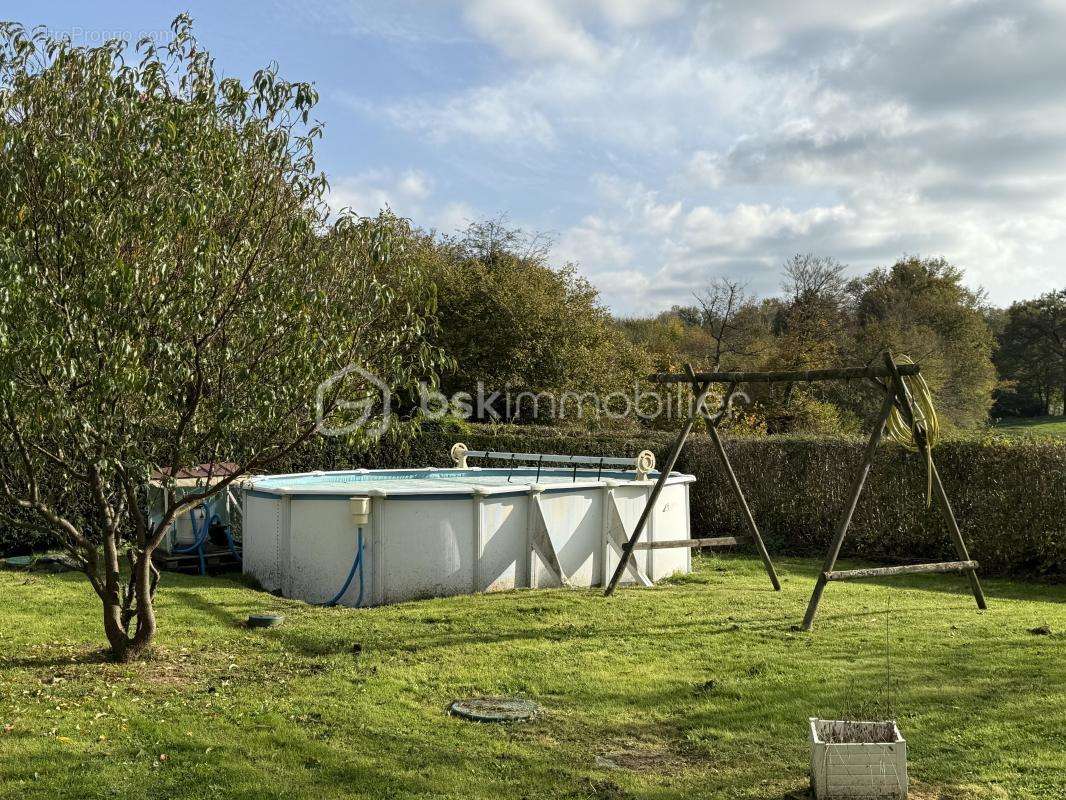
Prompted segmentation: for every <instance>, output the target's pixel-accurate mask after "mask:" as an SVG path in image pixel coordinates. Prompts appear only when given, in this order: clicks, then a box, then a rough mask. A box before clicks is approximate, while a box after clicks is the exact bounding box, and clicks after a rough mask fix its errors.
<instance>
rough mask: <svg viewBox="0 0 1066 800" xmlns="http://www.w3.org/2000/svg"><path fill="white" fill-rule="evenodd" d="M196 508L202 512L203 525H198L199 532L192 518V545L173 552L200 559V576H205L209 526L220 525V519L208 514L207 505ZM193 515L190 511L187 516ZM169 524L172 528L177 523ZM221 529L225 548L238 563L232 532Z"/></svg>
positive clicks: (216, 515)
mask: <svg viewBox="0 0 1066 800" xmlns="http://www.w3.org/2000/svg"><path fill="white" fill-rule="evenodd" d="M197 508H199V509H200V510H201V511H203V514H204V520H203V523H202V524H201V525H200V529H199V530H197V529H196V522H195V518H193V523H192V527H193V542H192V544H190V545H187V546H185V547H175V548H174V552H175V553H192V552H195V553H196V555H197V556H199V558H200V574H201V575H206V574H207V552H206V550H207V548H206V545H207V540H208V538H209V536H210V533H211V526H213V525H215V524H216V523H217V524H218V525H222V518H221V517H219V515H218V514H208V511H209V508H208V505H207V503H202V504H201V505H199V506H197ZM193 514H194V511H193V510H191V509H190V511H189V516H190V517H192V516H193ZM171 524H172V525H174V526H177V522H176V521H175V522H173V523H171ZM222 529H223V531H225V534H226V546H227V547H229V551H230V553H231V554H232V555H233V557H234V558H236V559H237V560H238V561H239V560H240V559H241V553H240V551H239V550H237V545H236V543H235V542H234V541H233V531H232V530H231V529H230V526H229V525H224V526H222Z"/></svg>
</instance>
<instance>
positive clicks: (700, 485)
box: [681, 437, 1066, 578]
mask: <svg viewBox="0 0 1066 800" xmlns="http://www.w3.org/2000/svg"><path fill="white" fill-rule="evenodd" d="M862 448H863V443H862V442H860V441H847V440H840V439H810V438H806V439H801V438H785V437H774V438H768V439H737V440H732V441H727V442H726V450H727V451H728V453H729V458H730V461H731V462H732V464H733V468H734V470H735V471H736V473H737V477H738V479H739V480H740V482H741V485H742V486H743V487H744V492H745V495H746V496H747V498H748V503H749V504H750V505H751V508H752V512H753V513H754V515H755V518H756V520H757V521H758V523H759V527H760V529H761V531H762V532H763V536H764V537H765V538H766V540H767V545H768V547H769V548H770V550H771V552H774V553H788V554H796V555H812V554H817V555H823V554H824V553H825V551H826V550H827V548H828V545H829V541H830V539H831V538H832V535H833V531H834V529H835V527H836V525H837V522H838V520H839V517H840V514H841V511H842V509H843V507H844V503H845V499H846V496H847V494H848V492H849V491H850V488H851V484H852V481H853V480H854V476H855V472H856V470H857V469H858V466H859V463H860V461H861V459H862ZM934 458H935V459H936V464H937V470H938V471H939V473H940V477H941V480H943V482H944V488H945V490H946V491H947V494H948V497H949V499H950V500H951V503H952V506H953V508H954V510H955V516H956V518H957V520H958V522H959V526H960V528H961V529H962V533H963V538H965V540H966V543H967V545H968V547H969V550H970V555H971V557H973V558H975V559H977V560H978V561H979V562H980V563H981V573H982V574H985V575H1045V576H1053V577H1060V578H1061V577H1063V576H1064V575H1066V444H1063V443H1056V442H1050V441H1049V442H1025V441H1005V440H998V439H996V440H984V441H976V440H974V441H970V440H957V441H947V442H942V443H941V444H940V445H939V446H938V447H937V448H936V450H935V452H934ZM682 462H683V463H682V464H681V467H682V468H683V469H684V470H685V471H687V472H691V473H693V474H694V475H696V476H697V478H698V479H699V480H698V481H697V483H696V484H695V485H694V486H693V493H692V516H693V527H694V529H695V530H700V531H721V530H743V526H744V520H743V518H742V517H741V515H740V511H739V509H738V508H737V504H736V502H735V499H734V498H733V496H732V493H731V492H730V491H729V487H728V485H727V484H726V483H725V480H724V479H723V478H722V476H721V475H720V473H719V464H718V460H717V456H716V455H715V454H714V452H713V450H712V449H711V446H710V443H709V442H706V441H699V442H693V446H692V447H690V448H689V449H688V450H687V452H686V453H685V454H684V456H683V458H682ZM925 492H926V485H925V464H924V462H923V460H922V458H921V457H920V456H919V455H917V454H915V453H910V452H908V451H906V450H904V449H903V448H901V447H898V446H896V445H893V444H884V445H882V446H881V447H880V448H879V450H878V453H877V459H876V461H875V462H874V467H873V470H872V471H871V473H870V476H869V478H868V479H867V482H866V487H865V489H864V491H863V494H862V497H861V498H860V500H859V505H858V508H857V509H856V512H855V517H854V519H853V520H852V524H851V528H850V529H849V532H848V536H847V538H846V539H845V540H844V549H843V551H842V554H843V555H845V556H856V557H863V558H871V559H875V560H888V561H899V560H908V561H911V560H951V561H954V560H956V559H957V556H956V554H955V551H954V548H953V547H952V545H951V541H950V538H949V535H948V529H947V525H946V523H945V522H944V520H943V518H942V515H941V514H940V512H939V510H938V508H937V507H936V504H935V501H934V504H933V507H932V508H930V509H927V508H926V505H925V503H926V498H925ZM704 535H706V534H704Z"/></svg>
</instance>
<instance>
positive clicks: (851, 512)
mask: <svg viewBox="0 0 1066 800" xmlns="http://www.w3.org/2000/svg"><path fill="white" fill-rule="evenodd" d="M895 400H896V398H895V397H894V393H893V392H892V391H886V392H885V401H884V402H883V403H882V404H881V412H880V413H879V414H878V416H877V422H876V423H874V429H873V430H872V431H871V432H870V439H869V441H868V442H867V443H866V450H865V452H864V454H863V460H862V465H861V466H860V467H859V471H858V473H857V474H856V475H855V481H854V483H853V484H852V487H851V494H850V497H849V499H848V504H847V506H846V507H845V508H844V514H843V516H842V517H841V518H840V523H839V524H838V526H837V531H836V534H835V535H834V536H833V543H832V544H831V545H830V546H829V552H828V553H827V554H826V557H825V563H823V564H822V571H821V572H820V573H819V574H818V581H817V582H816V583H815V584H814V591H813V592H812V593H811V599H810V602H808V603H807V613H806V614H804V615H803V624H802V625H801V626H800V628H801V630H805V631H809V630H810V629H811V628H812V627H813V626H814V617H815V615H816V614H817V613H818V604H819V603H820V602H821V600H822V593H823V592H824V591H825V585H826V583H828V578H827V577H826V575H827V573H830V572H832V571H833V567H834V566H836V563H837V558H838V557H839V555H840V548H841V546H842V545H843V544H844V537H845V536H846V535H847V533H848V528H849V527H850V526H851V519H852V517H854V516H855V509H856V507H857V506H858V504H859V495H861V494H862V489H863V487H864V486H865V485H866V478H867V476H868V475H869V474H870V468H871V467H872V466H873V461H874V456H875V455H876V453H877V445H878V444H880V442H881V437H882V436H883V435H884V432H885V423H887V422H888V417H889V415H890V414H891V413H892V407H893V405H895Z"/></svg>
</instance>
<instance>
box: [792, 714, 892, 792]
mask: <svg viewBox="0 0 1066 800" xmlns="http://www.w3.org/2000/svg"><path fill="white" fill-rule="evenodd" d="M810 723H811V733H810V736H811V789H812V791H813V792H814V796H815V797H816V798H819V800H821V798H840V797H871V798H873V797H877V798H905V797H906V796H907V742H906V740H905V739H904V738H903V735H902V734H901V733H900V732H899V728H898V727H897V726H896V723H895V722H891V721H889V722H851V721H848V720H826V719H817V718H815V717H811V718H810Z"/></svg>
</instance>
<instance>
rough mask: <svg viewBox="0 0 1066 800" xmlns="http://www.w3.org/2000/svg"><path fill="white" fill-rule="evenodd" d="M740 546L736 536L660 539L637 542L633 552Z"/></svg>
mask: <svg viewBox="0 0 1066 800" xmlns="http://www.w3.org/2000/svg"><path fill="white" fill-rule="evenodd" d="M738 544H740V539H738V538H737V537H736V536H708V537H705V538H703V539H661V540H659V541H657V542H639V543H638V544H637V545H635V546H634V547H633V549H634V550H669V549H670V548H672V547H692V548H695V547H735V546H736V545H738Z"/></svg>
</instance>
